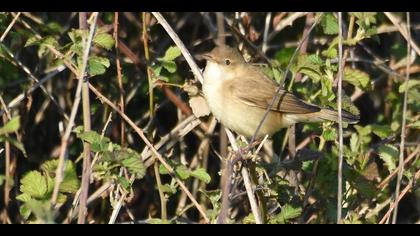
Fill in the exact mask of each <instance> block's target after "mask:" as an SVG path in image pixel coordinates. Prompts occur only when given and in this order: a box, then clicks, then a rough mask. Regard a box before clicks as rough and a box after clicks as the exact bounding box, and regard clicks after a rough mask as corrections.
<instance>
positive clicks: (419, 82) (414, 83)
mask: <svg viewBox="0 0 420 236" xmlns="http://www.w3.org/2000/svg"><path fill="white" fill-rule="evenodd" d="M416 86H420V80H414V79H411V80H409V81H408V82H404V83H402V84H401V85H400V87H399V88H398V92H399V93H404V92H405V91H406V90H407V87H408V89H409V90H410V89H411V88H413V87H416Z"/></svg>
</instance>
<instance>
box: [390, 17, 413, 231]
mask: <svg viewBox="0 0 420 236" xmlns="http://www.w3.org/2000/svg"><path fill="white" fill-rule="evenodd" d="M407 32H408V33H407V38H406V39H407V61H408V62H407V65H406V70H407V72H406V74H405V81H404V83H405V91H404V103H403V110H402V112H403V114H402V122H401V123H402V125H401V143H400V155H399V161H398V177H397V186H396V187H395V197H397V196H399V193H400V187H401V180H402V176H403V172H404V145H405V125H406V122H407V94H408V89H409V88H408V82H409V80H410V73H409V71H410V64H411V63H410V57H411V44H410V42H411V32H410V13H409V12H407ZM397 215H398V202H397V204H396V205H395V208H394V214H393V216H392V224H395V223H397Z"/></svg>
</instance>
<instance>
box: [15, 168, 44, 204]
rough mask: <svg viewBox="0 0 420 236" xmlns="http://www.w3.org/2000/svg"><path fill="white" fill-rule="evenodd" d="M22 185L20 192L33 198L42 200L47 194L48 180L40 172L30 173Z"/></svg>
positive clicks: (22, 180)
mask: <svg viewBox="0 0 420 236" xmlns="http://www.w3.org/2000/svg"><path fill="white" fill-rule="evenodd" d="M20 183H21V185H20V191H21V192H22V193H26V194H29V195H30V196H31V197H33V198H37V199H42V198H44V197H45V195H46V194H47V190H48V187H47V179H46V178H45V176H43V175H42V174H41V173H40V172H38V171H30V172H29V173H28V174H26V175H25V176H24V177H23V178H22V179H21V181H20Z"/></svg>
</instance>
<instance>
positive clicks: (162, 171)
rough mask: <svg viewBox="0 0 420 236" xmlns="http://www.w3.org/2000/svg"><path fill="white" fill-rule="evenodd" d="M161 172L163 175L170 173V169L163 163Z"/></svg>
mask: <svg viewBox="0 0 420 236" xmlns="http://www.w3.org/2000/svg"><path fill="white" fill-rule="evenodd" d="M159 174H161V175H167V174H169V170H168V169H166V167H165V166H164V165H162V164H160V165H159Z"/></svg>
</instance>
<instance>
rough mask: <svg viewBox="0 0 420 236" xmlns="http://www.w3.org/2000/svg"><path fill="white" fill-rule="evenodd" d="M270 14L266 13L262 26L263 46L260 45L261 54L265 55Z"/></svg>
mask: <svg viewBox="0 0 420 236" xmlns="http://www.w3.org/2000/svg"><path fill="white" fill-rule="evenodd" d="M271 16H272V13H271V12H268V13H267V15H266V16H265V23H264V24H265V25H264V34H263V44H262V49H261V50H262V52H263V53H266V52H267V48H268V44H267V43H268V40H267V39H268V31H269V30H270V22H271Z"/></svg>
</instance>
